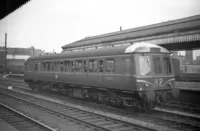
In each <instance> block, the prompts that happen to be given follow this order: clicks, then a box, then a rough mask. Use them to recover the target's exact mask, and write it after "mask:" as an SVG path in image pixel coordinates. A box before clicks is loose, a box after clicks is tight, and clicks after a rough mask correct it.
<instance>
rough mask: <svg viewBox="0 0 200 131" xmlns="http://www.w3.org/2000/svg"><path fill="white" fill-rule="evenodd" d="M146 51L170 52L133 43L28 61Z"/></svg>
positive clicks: (148, 45)
mask: <svg viewBox="0 0 200 131" xmlns="http://www.w3.org/2000/svg"><path fill="white" fill-rule="evenodd" d="M152 49H153V50H152ZM145 52H146V53H147V52H152V53H170V52H169V51H168V50H167V49H165V48H163V47H161V46H158V45H155V44H150V43H134V44H132V45H124V46H117V47H107V48H100V49H91V50H81V51H74V52H63V53H59V54H49V55H42V56H33V57H30V58H29V59H28V60H27V61H37V60H53V59H66V58H80V57H94V56H110V55H122V54H128V53H145Z"/></svg>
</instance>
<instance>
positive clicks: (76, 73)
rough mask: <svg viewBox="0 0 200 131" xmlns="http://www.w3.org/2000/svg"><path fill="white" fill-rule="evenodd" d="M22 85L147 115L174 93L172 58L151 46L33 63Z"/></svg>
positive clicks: (68, 55) (55, 56)
mask: <svg viewBox="0 0 200 131" xmlns="http://www.w3.org/2000/svg"><path fill="white" fill-rule="evenodd" d="M24 79H25V81H26V82H28V84H29V86H30V87H31V88H32V89H37V90H38V89H43V90H44V89H45V90H51V91H57V92H62V93H65V94H67V95H68V96H72V97H76V98H82V99H94V100H97V101H99V102H105V103H111V104H113V105H117V106H123V107H130V108H132V107H139V108H140V109H144V110H150V109H151V108H152V107H153V104H154V103H155V102H161V101H162V100H163V99H165V96H166V95H167V93H168V92H173V91H172V90H173V89H174V80H175V79H174V70H173V66H172V58H171V54H170V52H169V51H168V50H167V49H165V48H163V47H161V46H158V45H154V44H150V43H135V44H132V45H124V46H116V47H110V48H100V49H93V50H85V51H84V50H83V51H74V52H64V53H60V54H53V55H43V56H34V57H30V58H29V59H28V60H27V61H26V62H25V71H24ZM173 94H176V93H173Z"/></svg>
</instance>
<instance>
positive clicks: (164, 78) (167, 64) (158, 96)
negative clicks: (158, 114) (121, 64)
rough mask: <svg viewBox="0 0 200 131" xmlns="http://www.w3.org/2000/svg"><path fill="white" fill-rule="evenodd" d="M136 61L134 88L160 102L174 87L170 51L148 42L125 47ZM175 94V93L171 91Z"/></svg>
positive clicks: (146, 96) (143, 96)
mask: <svg viewBox="0 0 200 131" xmlns="http://www.w3.org/2000/svg"><path fill="white" fill-rule="evenodd" d="M129 52H133V53H134V54H133V56H134V57H135V61H136V66H135V67H136V82H137V85H136V86H137V88H136V90H137V91H138V92H139V95H140V96H141V97H142V98H144V99H147V100H151V101H156V102H161V101H162V100H164V99H165V98H166V96H167V93H168V92H171V91H172V89H174V81H175V79H174V77H175V76H174V70H173V65H172V59H171V53H170V52H169V51H168V50H167V49H165V48H163V47H161V46H157V45H154V44H149V43H138V44H134V45H132V46H130V47H128V48H127V49H126V53H129ZM173 95H174V96H177V95H178V94H177V93H173Z"/></svg>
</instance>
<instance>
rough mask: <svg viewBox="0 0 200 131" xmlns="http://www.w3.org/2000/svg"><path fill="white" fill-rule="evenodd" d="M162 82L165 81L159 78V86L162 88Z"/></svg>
mask: <svg viewBox="0 0 200 131" xmlns="http://www.w3.org/2000/svg"><path fill="white" fill-rule="evenodd" d="M162 81H163V79H162V78H159V86H162Z"/></svg>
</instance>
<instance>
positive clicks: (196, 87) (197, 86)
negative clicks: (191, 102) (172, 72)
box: [175, 81, 200, 91]
mask: <svg viewBox="0 0 200 131" xmlns="http://www.w3.org/2000/svg"><path fill="white" fill-rule="evenodd" d="M175 87H176V88H178V89H181V90H189V91H200V82H183V81H176V83H175Z"/></svg>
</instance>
